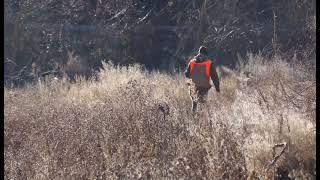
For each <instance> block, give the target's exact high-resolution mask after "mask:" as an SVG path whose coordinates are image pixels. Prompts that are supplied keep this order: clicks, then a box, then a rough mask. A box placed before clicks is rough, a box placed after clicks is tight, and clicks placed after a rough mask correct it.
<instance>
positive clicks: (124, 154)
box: [4, 56, 316, 179]
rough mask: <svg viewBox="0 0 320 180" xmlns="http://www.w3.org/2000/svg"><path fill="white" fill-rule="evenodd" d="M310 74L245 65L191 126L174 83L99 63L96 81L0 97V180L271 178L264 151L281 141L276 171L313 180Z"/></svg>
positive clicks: (253, 62)
mask: <svg viewBox="0 0 320 180" xmlns="http://www.w3.org/2000/svg"><path fill="white" fill-rule="evenodd" d="M244 71H250V72H252V73H253V77H252V78H251V79H250V80H249V81H248V82H247V84H248V86H245V85H244V82H243V80H242V81H239V79H243V72H244ZM221 74H222V73H221ZM309 74H310V73H309V72H307V73H305V72H304V69H303V68H299V66H295V67H290V66H289V65H288V64H286V63H284V62H282V61H280V60H274V61H273V63H269V64H268V63H263V62H262V60H261V58H260V57H254V56H251V57H250V58H249V63H248V64H247V65H245V66H241V70H240V72H237V73H234V74H233V75H228V76H225V77H223V79H222V82H221V93H220V94H218V93H216V92H215V90H214V89H212V90H211V91H210V93H209V101H208V103H207V105H206V106H203V108H202V109H203V111H201V112H200V113H199V114H198V115H197V116H196V117H193V116H192V115H191V113H190V108H191V107H190V105H191V101H190V98H189V95H188V88H187V85H186V81H185V78H184V77H183V76H182V74H177V75H175V76H169V75H167V74H163V73H157V72H152V73H147V72H144V71H142V70H141V68H140V67H139V66H131V67H129V68H125V67H122V68H120V67H114V66H112V65H109V64H106V65H105V70H104V71H102V73H101V74H100V81H99V82H90V81H84V80H82V79H78V82H77V83H76V84H69V83H67V82H66V81H48V82H47V83H42V84H41V85H40V84H38V85H36V86H30V87H27V88H24V89H15V90H12V89H11V90H10V89H5V101H4V102H5V107H4V115H5V122H4V125H5V126H4V133H5V139H4V150H5V176H6V177H7V178H8V179H10V178H13V177H16V178H19V177H20V178H21V177H29V178H32V179H35V178H45V179H54V178H57V179H61V178H62V177H64V178H67V179H70V178H75V179H79V178H86V179H87V178H89V179H94V178H103V179H105V178H108V179H109V178H116V177H120V178H121V177H122V178H135V179H136V178H139V177H143V178H148V179H149V178H150V177H153V178H156V179H159V178H164V177H165V178H170V177H171V178H175V179H176V178H187V179H190V178H197V179H198V178H209V179H212V178H213V179H219V178H224V179H245V178H247V177H248V176H249V175H250V176H253V174H254V173H252V172H253V171H255V176H258V177H265V176H269V177H270V174H271V173H272V170H273V168H271V169H270V170H269V171H266V167H267V165H268V164H269V163H270V161H271V160H272V159H273V157H272V148H273V146H274V144H276V143H281V142H286V143H287V144H288V148H287V149H286V150H285V152H284V153H283V155H282V156H280V158H279V159H278V161H277V163H276V165H275V166H277V167H278V169H279V171H280V170H287V171H288V172H291V173H290V174H291V175H292V176H299V175H301V176H304V177H307V176H308V177H311V176H312V175H313V174H315V160H316V156H315V147H316V142H315V131H314V129H315V124H314V122H315V115H314V113H315V112H314V109H313V108H314V107H313V106H314V104H315V79H314V77H313V76H311V77H309V76H308V75H309ZM208 110H209V111H208ZM279 149H280V150H281V148H279ZM278 152H279V150H277V153H278ZM249 178H252V177H249Z"/></svg>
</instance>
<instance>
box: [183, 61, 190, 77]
mask: <svg viewBox="0 0 320 180" xmlns="http://www.w3.org/2000/svg"><path fill="white" fill-rule="evenodd" d="M190 62H191V61H190ZM190 62H189V64H188V67H187V69H186V70H185V71H184V75H185V76H186V78H190V76H191V74H190Z"/></svg>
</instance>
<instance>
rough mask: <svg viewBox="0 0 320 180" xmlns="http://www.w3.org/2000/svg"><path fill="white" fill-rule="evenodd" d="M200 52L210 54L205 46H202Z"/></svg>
mask: <svg viewBox="0 0 320 180" xmlns="http://www.w3.org/2000/svg"><path fill="white" fill-rule="evenodd" d="M198 52H199V54H203V55H208V52H207V48H206V47H205V46H200V48H199V51H198Z"/></svg>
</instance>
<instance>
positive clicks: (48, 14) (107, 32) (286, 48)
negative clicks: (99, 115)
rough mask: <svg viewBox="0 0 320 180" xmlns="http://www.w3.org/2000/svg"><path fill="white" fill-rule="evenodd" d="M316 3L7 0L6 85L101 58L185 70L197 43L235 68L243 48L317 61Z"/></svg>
mask: <svg viewBox="0 0 320 180" xmlns="http://www.w3.org/2000/svg"><path fill="white" fill-rule="evenodd" d="M315 8H316V0H263V1H261V0H225V1H218V0H188V1H186V0H112V1H106V0H105V1H104V0H69V1H63V0H5V1H4V10H5V17H4V37H5V39H4V56H5V57H4V68H5V69H4V75H5V82H13V81H17V80H21V79H23V80H27V79H32V78H34V77H35V76H39V75H40V76H41V75H45V74H50V73H57V74H61V73H62V72H65V73H67V74H76V73H80V74H81V73H82V74H88V73H91V72H92V70H97V69H98V68H99V66H100V64H101V61H108V60H111V61H112V62H113V63H115V64H131V63H141V64H144V65H145V66H146V67H147V68H150V69H152V68H157V69H162V70H167V71H174V70H179V69H183V68H185V66H186V61H187V60H188V59H189V58H190V57H191V56H193V55H194V54H195V51H196V50H197V48H198V47H199V46H200V45H206V46H207V47H208V49H209V54H210V56H211V57H212V58H213V59H216V61H217V64H224V65H228V66H231V67H234V66H235V65H236V64H237V61H238V57H239V55H240V56H245V55H246V53H247V52H253V53H259V52H260V53H261V54H262V55H264V56H270V55H273V54H274V53H275V52H277V53H279V54H281V55H282V56H284V57H286V58H287V59H291V58H292V57H293V56H296V57H297V59H302V60H311V61H312V60H314V59H315V39H316V38H315V29H316V28H315V24H316V23H315V21H316V20H315V19H316V16H315V12H316V10H315Z"/></svg>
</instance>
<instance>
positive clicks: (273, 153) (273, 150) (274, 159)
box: [266, 142, 287, 171]
mask: <svg viewBox="0 0 320 180" xmlns="http://www.w3.org/2000/svg"><path fill="white" fill-rule="evenodd" d="M277 147H283V149H282V150H281V152H280V154H278V155H277V156H276V152H275V149H276V148H277ZM286 148H287V143H286V142H284V143H279V144H275V145H274V146H273V147H272V156H273V160H272V162H271V163H270V164H269V165H268V167H267V170H266V171H268V170H269V169H270V168H271V166H273V165H274V164H275V163H276V162H277V160H278V159H279V158H280V156H281V155H282V154H283V153H284V151H285V150H286Z"/></svg>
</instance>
